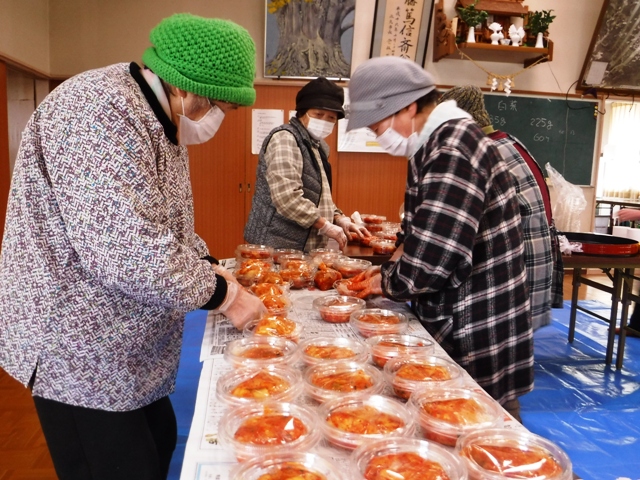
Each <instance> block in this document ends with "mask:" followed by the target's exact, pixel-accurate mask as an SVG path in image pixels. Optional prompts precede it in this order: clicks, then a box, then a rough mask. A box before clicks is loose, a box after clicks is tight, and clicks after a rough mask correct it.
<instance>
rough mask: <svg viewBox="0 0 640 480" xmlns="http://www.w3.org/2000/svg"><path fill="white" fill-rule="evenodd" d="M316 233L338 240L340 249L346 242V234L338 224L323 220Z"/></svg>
mask: <svg viewBox="0 0 640 480" xmlns="http://www.w3.org/2000/svg"><path fill="white" fill-rule="evenodd" d="M318 233H319V234H320V235H324V236H325V237H329V238H333V239H334V240H335V241H336V242H338V246H339V247H340V250H342V249H343V248H344V247H345V245H346V244H347V236H346V235H345V233H344V231H343V230H342V228H340V227H339V226H338V225H334V224H333V223H329V222H325V224H324V225H323V226H322V227H320V230H318Z"/></svg>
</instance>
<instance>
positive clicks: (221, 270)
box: [212, 265, 238, 284]
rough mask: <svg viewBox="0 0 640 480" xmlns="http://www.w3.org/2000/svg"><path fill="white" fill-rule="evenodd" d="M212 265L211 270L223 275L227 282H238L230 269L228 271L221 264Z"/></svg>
mask: <svg viewBox="0 0 640 480" xmlns="http://www.w3.org/2000/svg"><path fill="white" fill-rule="evenodd" d="M212 266H213V271H214V272H215V273H217V274H218V275H220V276H221V277H224V279H225V280H226V281H227V284H229V283H238V279H237V278H236V277H235V276H234V275H233V273H231V271H229V270H228V269H226V268H225V267H223V266H222V265H212Z"/></svg>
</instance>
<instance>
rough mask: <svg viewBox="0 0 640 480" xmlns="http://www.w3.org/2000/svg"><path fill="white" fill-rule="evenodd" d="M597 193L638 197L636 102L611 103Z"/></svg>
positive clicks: (639, 111)
mask: <svg viewBox="0 0 640 480" xmlns="http://www.w3.org/2000/svg"><path fill="white" fill-rule="evenodd" d="M610 114H611V123H610V125H609V132H608V142H607V144H606V145H604V146H603V148H602V162H601V164H600V165H601V166H600V169H599V172H598V192H597V195H598V196H604V197H620V198H630V199H640V105H639V104H632V103H613V104H612V105H611V108H610Z"/></svg>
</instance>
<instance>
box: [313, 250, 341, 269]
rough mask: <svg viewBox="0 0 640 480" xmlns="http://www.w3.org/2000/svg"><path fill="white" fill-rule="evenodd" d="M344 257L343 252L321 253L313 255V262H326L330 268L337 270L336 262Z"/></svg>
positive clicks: (317, 263) (318, 263)
mask: <svg viewBox="0 0 640 480" xmlns="http://www.w3.org/2000/svg"><path fill="white" fill-rule="evenodd" d="M342 257H344V255H343V254H342V252H338V253H321V254H319V255H316V256H315V257H313V263H315V264H316V265H320V264H321V263H324V264H325V265H326V266H327V267H328V268H333V269H334V270H335V267H334V264H335V262H336V260H338V259H339V258H342Z"/></svg>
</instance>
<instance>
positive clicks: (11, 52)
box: [0, 0, 50, 74]
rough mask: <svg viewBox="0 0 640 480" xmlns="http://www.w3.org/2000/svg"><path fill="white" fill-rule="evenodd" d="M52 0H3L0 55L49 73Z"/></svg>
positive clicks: (1, 5) (0, 4)
mask: <svg viewBox="0 0 640 480" xmlns="http://www.w3.org/2000/svg"><path fill="white" fill-rule="evenodd" d="M49 50H50V48H49V0H0V55H2V56H4V57H8V58H10V59H15V60H19V61H20V62H21V63H23V64H26V65H29V66H30V67H32V68H33V69H34V70H36V71H38V72H43V73H45V74H47V73H49V71H50V65H49Z"/></svg>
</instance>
